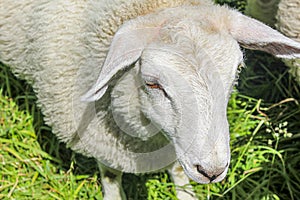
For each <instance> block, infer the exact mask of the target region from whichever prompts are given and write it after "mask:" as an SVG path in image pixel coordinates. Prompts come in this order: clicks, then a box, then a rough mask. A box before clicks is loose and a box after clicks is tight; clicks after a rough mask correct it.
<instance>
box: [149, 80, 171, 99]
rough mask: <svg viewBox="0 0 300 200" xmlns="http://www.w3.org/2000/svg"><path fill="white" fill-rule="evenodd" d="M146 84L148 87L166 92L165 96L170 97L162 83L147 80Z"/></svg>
mask: <svg viewBox="0 0 300 200" xmlns="http://www.w3.org/2000/svg"><path fill="white" fill-rule="evenodd" d="M145 84H146V86H147V87H148V88H151V89H159V90H161V91H162V92H163V93H164V95H165V97H167V98H170V97H169V95H168V94H167V92H166V91H165V90H164V88H163V87H162V86H161V85H160V84H158V83H147V82H146V83H145Z"/></svg>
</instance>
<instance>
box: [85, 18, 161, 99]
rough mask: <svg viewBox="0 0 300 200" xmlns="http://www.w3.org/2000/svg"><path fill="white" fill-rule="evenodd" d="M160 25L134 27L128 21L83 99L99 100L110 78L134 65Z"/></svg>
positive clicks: (115, 38)
mask: <svg viewBox="0 0 300 200" xmlns="http://www.w3.org/2000/svg"><path fill="white" fill-rule="evenodd" d="M159 30H160V27H142V28H140V27H134V26H133V24H132V23H127V24H125V25H123V26H122V28H120V29H119V30H118V31H117V33H116V34H115V36H114V38H113V40H112V42H111V45H110V48H109V51H108V54H107V56H106V59H105V62H104V65H103V66H102V69H101V72H100V75H99V77H98V80H97V82H96V84H95V85H94V86H93V87H92V88H91V89H90V90H89V91H88V92H87V93H86V94H85V95H84V96H82V98H81V100H82V101H89V102H90V101H97V100H98V99H100V98H101V97H102V96H103V95H104V93H105V91H106V90H107V87H108V82H109V81H110V79H111V78H112V77H113V76H114V75H115V74H116V73H117V72H118V71H120V70H122V69H125V68H126V67H128V66H130V65H132V64H133V63H134V62H136V61H137V60H138V59H139V57H140V56H141V54H142V51H143V50H144V48H145V47H146V46H147V44H149V43H150V42H151V41H152V40H154V39H155V38H156V37H157V36H158V34H159Z"/></svg>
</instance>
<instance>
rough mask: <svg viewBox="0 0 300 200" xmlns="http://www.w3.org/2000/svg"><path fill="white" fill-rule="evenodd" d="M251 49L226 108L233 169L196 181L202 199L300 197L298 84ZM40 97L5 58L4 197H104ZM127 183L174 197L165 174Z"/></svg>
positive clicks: (0, 181) (0, 122) (141, 195)
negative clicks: (216, 179)
mask: <svg viewBox="0 0 300 200" xmlns="http://www.w3.org/2000/svg"><path fill="white" fill-rule="evenodd" d="M219 3H227V4H229V5H231V6H235V7H236V8H238V9H240V10H243V9H244V5H245V1H228V0H219ZM246 53H247V54H246V55H247V58H246V66H247V67H246V68H245V69H243V71H242V73H241V74H240V81H239V84H238V86H237V87H236V91H235V92H233V94H232V97H231V99H230V102H229V107H228V120H229V123H230V131H231V155H232V158H231V164H230V169H229V172H228V175H227V177H226V178H225V179H224V180H223V181H222V182H221V183H217V184H208V185H200V184H196V183H194V182H192V185H193V186H194V189H195V191H196V193H197V196H198V197H199V199H230V200H240V199H243V200H244V199H249V200H252V199H254V200H256V199H259V200H273V199H274V200H277V199H281V200H290V199H292V200H293V199H295V200H296V199H299V197H300V167H299V166H300V105H299V100H300V86H299V84H298V83H296V82H295V81H294V80H293V78H292V77H291V76H290V75H289V73H288V69H287V68H285V66H284V65H283V63H282V62H281V61H280V60H278V59H274V58H273V57H272V56H269V55H266V54H263V53H259V52H251V51H249V52H248V51H247V52H246ZM35 101H36V97H35V95H34V92H33V91H32V88H31V87H30V86H29V85H27V84H26V83H24V82H23V81H21V80H19V79H17V78H16V77H14V76H13V75H12V74H11V72H10V71H9V69H8V68H7V67H6V66H3V65H1V64H0V199H18V200H19V199H102V194H101V184H100V179H99V172H98V169H97V165H96V162H95V161H94V160H93V159H90V158H86V157H84V156H81V155H78V154H76V153H74V152H72V151H70V150H69V149H67V148H66V146H65V144H61V143H59V141H57V139H56V137H55V136H54V135H53V134H52V133H51V128H49V127H47V126H45V125H44V122H43V117H42V114H41V112H40V111H39V109H38V108H37V107H36V104H35ZM123 187H124V190H125V191H126V193H127V195H128V196H129V197H130V199H135V200H140V199H148V200H158V199H162V200H165V199H172V200H173V199H176V196H175V186H174V184H173V183H172V182H171V181H170V177H169V175H168V174H167V173H164V172H161V173H155V174H149V175H143V176H135V175H132V174H125V175H124V180H123Z"/></svg>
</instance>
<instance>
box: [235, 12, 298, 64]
mask: <svg viewBox="0 0 300 200" xmlns="http://www.w3.org/2000/svg"><path fill="white" fill-rule="evenodd" d="M230 33H231V34H232V36H233V37H234V38H235V39H236V40H237V41H238V42H239V43H240V44H241V46H243V47H245V48H249V49H254V50H261V51H266V52H268V53H271V54H273V55H275V56H277V57H279V58H289V59H291V58H300V43H298V42H295V41H293V40H291V39H289V38H287V37H286V36H284V35H282V34H281V33H279V32H278V31H276V30H274V29H272V28H270V27H268V26H267V25H265V24H263V23H261V22H259V21H257V20H255V19H252V18H250V17H247V16H244V15H242V14H240V13H235V16H234V18H233V19H232V22H231V26H230Z"/></svg>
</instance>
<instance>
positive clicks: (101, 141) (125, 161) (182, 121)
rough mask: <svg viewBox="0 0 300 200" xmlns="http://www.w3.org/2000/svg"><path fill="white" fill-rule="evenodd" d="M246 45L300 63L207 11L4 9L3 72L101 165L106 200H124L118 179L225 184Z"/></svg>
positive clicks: (171, 7)
mask: <svg viewBox="0 0 300 200" xmlns="http://www.w3.org/2000/svg"><path fill="white" fill-rule="evenodd" d="M239 44H241V45H243V46H245V47H247V48H251V49H258V50H264V51H267V52H269V53H272V54H274V55H275V56H278V57H284V58H293V57H299V56H300V44H299V43H297V42H294V41H292V40H291V39H288V38H286V37H284V36H283V35H281V34H280V33H278V32H276V31H275V30H273V29H271V28H269V27H267V26H265V25H264V24H262V23H260V22H258V21H255V20H253V19H250V18H248V17H246V16H243V15H242V14H240V13H238V12H237V11H234V10H231V9H228V8H227V7H221V6H217V5H213V4H212V3H210V2H204V1H201V0H169V1H166V0H126V1H125V0H113V1H112V0H90V1H71V0H57V1H50V0H39V1H35V0H24V1H19V0H13V1H12V0H2V1H1V10H0V59H1V61H2V62H4V63H6V64H7V65H9V66H10V67H11V69H12V71H13V72H14V73H15V74H16V75H18V76H19V77H22V78H25V79H26V80H27V81H28V82H29V83H31V84H32V86H33V88H34V90H35V92H36V94H37V98H38V105H39V106H40V107H41V109H42V112H43V114H44V116H45V117H44V119H45V121H46V123H47V124H48V125H50V126H51V127H52V130H53V132H54V133H55V134H56V135H57V136H58V138H59V139H60V140H61V141H64V142H66V143H67V144H68V145H69V146H70V148H72V149H73V150H74V151H77V152H80V153H82V154H84V155H86V156H91V157H94V158H95V159H96V160H97V161H98V162H99V167H100V171H101V181H102V184H103V188H104V192H105V199H109V200H112V199H121V198H122V199H125V198H126V197H125V194H124V191H123V190H122V187H121V175H122V172H130V173H145V172H150V171H154V170H161V169H164V168H168V169H170V173H171V176H172V177H173V180H174V182H175V184H176V185H185V184H188V183H189V179H188V178H187V176H188V177H189V178H191V179H193V180H195V181H196V182H198V183H211V182H218V181H221V180H222V179H223V178H224V177H225V175H226V172H227V169H228V167H229V160H230V150H229V128H228V122H227V119H226V107H227V102H228V98H229V96H230V92H231V89H232V86H233V84H234V82H235V79H236V73H237V68H238V66H239V64H241V63H242V62H243V55H242V52H241V50H240V47H239ZM99 73H100V74H99ZM176 160H178V162H176ZM178 163H179V164H178ZM181 167H182V168H183V170H180V169H181ZM184 172H185V174H187V176H185V175H184ZM177 195H178V197H179V198H181V199H196V197H195V195H194V194H193V193H190V192H183V191H180V190H178V192H177Z"/></svg>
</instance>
